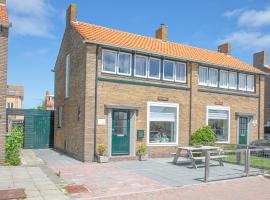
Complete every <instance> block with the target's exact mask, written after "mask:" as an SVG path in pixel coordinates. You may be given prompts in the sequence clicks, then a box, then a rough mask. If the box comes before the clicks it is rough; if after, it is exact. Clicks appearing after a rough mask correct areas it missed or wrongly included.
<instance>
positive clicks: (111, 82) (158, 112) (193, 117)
mask: <svg viewBox="0 0 270 200" xmlns="http://www.w3.org/2000/svg"><path fill="white" fill-rule="evenodd" d="M230 51H231V46H230V45H229V44H223V45H220V46H219V47H218V52H216V51H210V50H206V49H201V48H196V47H191V46H186V45H182V44H178V43H174V42H169V41H168V28H167V27H166V26H165V25H162V26H161V27H160V28H159V29H158V30H157V31H156V38H151V37H145V36H141V35H136V34H132V33H127V32H123V31H119V30H114V29H109V28H105V27H101V26H96V25H93V24H87V23H83V22H78V21H77V7H76V5H75V4H71V5H70V7H69V8H68V10H67V19H66V30H65V33H64V38H63V41H62V44H61V47H60V52H59V55H58V58H57V61H56V65H55V108H56V113H55V125H56V126H55V137H54V146H55V148H57V149H60V150H63V151H65V152H67V153H69V154H70V155H73V156H74V157H76V158H77V159H80V160H83V161H92V160H93V158H94V153H95V149H96V146H97V144H100V143H104V144H106V145H107V146H108V155H109V156H110V157H112V156H123V155H125V156H131V157H132V156H135V155H136V147H137V145H138V142H140V141H143V142H145V143H146V144H147V146H148V152H149V154H150V156H165V155H169V154H170V153H171V152H175V149H176V147H177V146H178V145H189V144H190V137H191V134H192V133H193V132H194V131H196V130H197V129H198V128H200V127H202V126H204V125H209V126H211V127H212V129H213V131H214V132H215V133H216V135H217V139H218V142H217V143H218V144H229V143H231V144H236V143H240V144H248V143H249V142H251V141H253V140H256V139H259V138H262V137H263V127H264V115H263V113H264V78H265V74H264V73H263V72H261V70H259V69H257V68H256V67H254V66H251V65H248V64H246V63H245V62H242V61H240V60H238V59H236V58H234V57H233V56H231V55H230Z"/></svg>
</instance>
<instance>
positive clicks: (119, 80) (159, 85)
mask: <svg viewBox="0 0 270 200" xmlns="http://www.w3.org/2000/svg"><path fill="white" fill-rule="evenodd" d="M98 80H99V81H107V82H112V83H124V84H131V85H142V86H150V87H159V88H167V89H176V90H190V87H188V86H175V85H164V84H160V83H147V82H139V81H130V80H123V79H113V78H103V77H98Z"/></svg>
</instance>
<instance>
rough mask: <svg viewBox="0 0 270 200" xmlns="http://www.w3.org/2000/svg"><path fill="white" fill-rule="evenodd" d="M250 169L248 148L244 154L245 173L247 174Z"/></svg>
mask: <svg viewBox="0 0 270 200" xmlns="http://www.w3.org/2000/svg"><path fill="white" fill-rule="evenodd" d="M249 169H250V149H248V148H247V149H246V155H245V174H246V176H248V174H249Z"/></svg>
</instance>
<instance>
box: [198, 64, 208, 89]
mask: <svg viewBox="0 0 270 200" xmlns="http://www.w3.org/2000/svg"><path fill="white" fill-rule="evenodd" d="M200 69H206V72H207V73H206V76H207V77H206V83H203V82H201V81H200ZM198 74H199V76H198V83H199V85H203V86H207V85H208V76H209V74H208V67H204V66H199V73H198Z"/></svg>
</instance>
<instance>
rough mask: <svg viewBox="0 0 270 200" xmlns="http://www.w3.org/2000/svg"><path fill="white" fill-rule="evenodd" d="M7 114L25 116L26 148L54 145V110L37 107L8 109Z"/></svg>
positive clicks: (42, 147) (41, 147)
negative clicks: (38, 108)
mask: <svg viewBox="0 0 270 200" xmlns="http://www.w3.org/2000/svg"><path fill="white" fill-rule="evenodd" d="M7 115H22V116H24V148H25V149H44V148H50V147H53V121H54V120H53V116H54V113H53V111H47V110H37V109H7Z"/></svg>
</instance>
